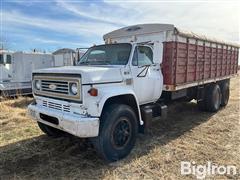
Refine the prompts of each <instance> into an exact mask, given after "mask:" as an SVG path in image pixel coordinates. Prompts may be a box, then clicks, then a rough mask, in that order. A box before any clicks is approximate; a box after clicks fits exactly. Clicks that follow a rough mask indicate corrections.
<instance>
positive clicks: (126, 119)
mask: <svg viewBox="0 0 240 180" xmlns="http://www.w3.org/2000/svg"><path fill="white" fill-rule="evenodd" d="M137 131H138V123H137V117H136V114H135V112H134V111H133V109H132V108H131V107H130V106H127V105H124V104H111V105H109V106H108V107H106V108H104V111H103V115H102V116H101V122H100V129H99V135H98V137H96V138H92V139H91V141H92V143H93V145H94V147H95V149H96V150H97V153H98V155H100V156H101V157H102V158H103V159H105V160H106V161H108V162H113V161H117V160H119V159H122V158H124V157H126V156H127V155H128V154H129V153H130V152H131V150H132V148H133V147H134V145H135V142H136V136H137Z"/></svg>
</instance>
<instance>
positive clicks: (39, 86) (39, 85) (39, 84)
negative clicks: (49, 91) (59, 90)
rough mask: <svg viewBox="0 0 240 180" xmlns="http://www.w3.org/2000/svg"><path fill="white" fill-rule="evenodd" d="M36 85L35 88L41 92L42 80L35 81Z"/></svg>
mask: <svg viewBox="0 0 240 180" xmlns="http://www.w3.org/2000/svg"><path fill="white" fill-rule="evenodd" d="M34 85H35V88H36V89H37V90H40V88H41V81H40V80H35V82H34Z"/></svg>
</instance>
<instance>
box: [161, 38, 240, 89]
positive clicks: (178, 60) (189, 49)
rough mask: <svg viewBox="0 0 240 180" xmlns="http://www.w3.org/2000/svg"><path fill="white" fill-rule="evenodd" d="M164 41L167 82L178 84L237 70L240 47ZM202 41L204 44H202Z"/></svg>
mask: <svg viewBox="0 0 240 180" xmlns="http://www.w3.org/2000/svg"><path fill="white" fill-rule="evenodd" d="M195 42H196V43H195V44H193V43H189V41H188V39H187V43H185V42H176V41H172V42H164V43H163V44H164V45H163V47H164V50H163V64H162V67H163V76H164V77H163V78H164V85H167V86H169V87H176V86H181V85H186V84H191V83H196V82H199V83H201V84H202V83H204V82H205V81H206V82H209V80H213V81H214V80H215V79H218V78H224V77H229V76H231V75H233V74H236V73H237V68H238V54H239V51H238V48H237V47H232V46H230V45H224V44H217V43H209V42H205V41H201V43H199V42H198V40H196V41H195ZM199 44H201V45H199Z"/></svg>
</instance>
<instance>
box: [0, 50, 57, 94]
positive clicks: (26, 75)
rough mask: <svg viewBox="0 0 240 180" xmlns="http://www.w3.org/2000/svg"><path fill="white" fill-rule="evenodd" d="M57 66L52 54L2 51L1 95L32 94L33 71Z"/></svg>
mask: <svg viewBox="0 0 240 180" xmlns="http://www.w3.org/2000/svg"><path fill="white" fill-rule="evenodd" d="M54 64H55V62H54V58H53V55H52V54H46V53H24V52H10V51H4V50H2V51H1V54H0V94H1V95H2V96H12V95H17V94H31V93H32V90H31V78H32V71H33V70H36V69H42V68H47V67H53V66H54Z"/></svg>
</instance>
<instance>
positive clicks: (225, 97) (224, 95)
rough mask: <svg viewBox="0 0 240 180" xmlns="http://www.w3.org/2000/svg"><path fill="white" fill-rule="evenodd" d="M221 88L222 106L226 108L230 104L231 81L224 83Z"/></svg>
mask: <svg viewBox="0 0 240 180" xmlns="http://www.w3.org/2000/svg"><path fill="white" fill-rule="evenodd" d="M220 87H221V94H222V98H221V106H226V105H227V104H228V100H229V94H230V90H229V80H228V81H224V82H222V83H221V85H220Z"/></svg>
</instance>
